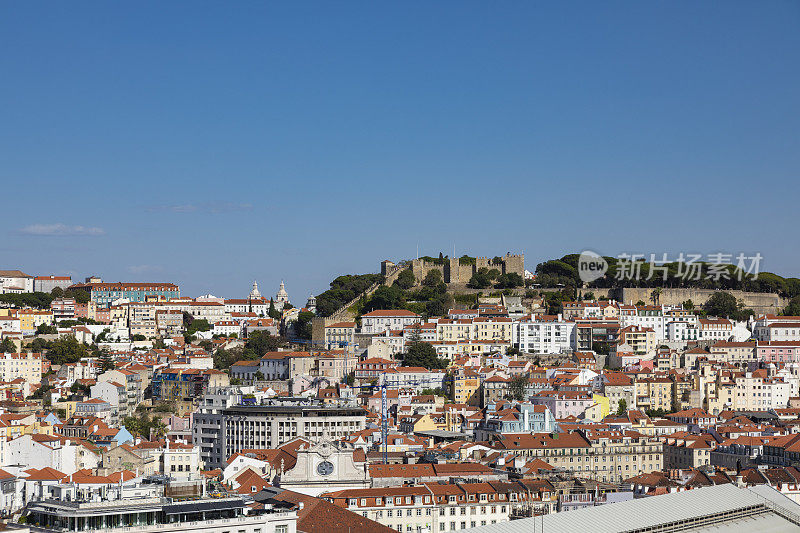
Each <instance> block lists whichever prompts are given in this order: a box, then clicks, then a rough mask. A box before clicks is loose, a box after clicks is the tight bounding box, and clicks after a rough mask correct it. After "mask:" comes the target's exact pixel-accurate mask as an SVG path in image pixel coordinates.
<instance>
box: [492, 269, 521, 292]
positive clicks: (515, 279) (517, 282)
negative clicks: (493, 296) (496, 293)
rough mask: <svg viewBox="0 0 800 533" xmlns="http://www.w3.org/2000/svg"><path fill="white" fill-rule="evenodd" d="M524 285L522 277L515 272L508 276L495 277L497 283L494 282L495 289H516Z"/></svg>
mask: <svg viewBox="0 0 800 533" xmlns="http://www.w3.org/2000/svg"><path fill="white" fill-rule="evenodd" d="M524 284H525V280H523V279H522V276H520V275H519V274H517V273H516V272H511V273H509V274H500V275H499V276H497V281H495V284H494V286H495V288H496V289H514V288H516V287H522V286H523V285H524Z"/></svg>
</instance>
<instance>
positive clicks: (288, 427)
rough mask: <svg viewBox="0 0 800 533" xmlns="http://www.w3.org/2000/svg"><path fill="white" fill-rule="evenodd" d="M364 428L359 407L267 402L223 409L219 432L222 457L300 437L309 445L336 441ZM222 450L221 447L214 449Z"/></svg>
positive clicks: (364, 415)
mask: <svg viewBox="0 0 800 533" xmlns="http://www.w3.org/2000/svg"><path fill="white" fill-rule="evenodd" d="M365 427H366V411H365V410H364V409H362V408H360V407H329V406H325V405H323V404H321V403H315V402H309V401H303V402H299V401H296V400H295V401H291V400H289V401H279V400H270V403H269V404H266V405H237V406H233V407H229V408H227V409H225V411H224V412H223V417H222V428H221V429H222V431H221V432H220V433H219V435H218V438H219V439H220V441H219V442H220V443H224V449H223V450H222V452H223V453H224V454H225V457H230V456H231V455H233V454H234V453H238V452H241V451H242V450H245V449H252V448H277V447H278V446H281V445H282V444H284V443H286V442H288V441H290V440H292V439H295V438H298V437H303V438H305V439H307V440H309V441H311V442H318V441H320V440H322V439H323V438H327V439H333V440H336V439H339V438H343V437H347V436H348V435H352V434H353V433H356V432H358V431H361V430H363V429H364V428H365ZM214 447H215V448H217V447H218V448H223V446H214Z"/></svg>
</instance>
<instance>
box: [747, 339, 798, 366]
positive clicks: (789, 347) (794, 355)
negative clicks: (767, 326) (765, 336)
mask: <svg viewBox="0 0 800 533" xmlns="http://www.w3.org/2000/svg"><path fill="white" fill-rule="evenodd" d="M756 360H757V361H764V362H766V363H800V342H798V341H759V342H758V343H757V344H756Z"/></svg>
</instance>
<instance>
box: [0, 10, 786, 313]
mask: <svg viewBox="0 0 800 533" xmlns="http://www.w3.org/2000/svg"><path fill="white" fill-rule="evenodd" d="M0 10H1V11H0V72H1V73H2V82H1V83H0V101H2V105H1V106H0V183H2V184H3V187H2V190H3V196H4V197H5V198H4V199H5V201H4V202H3V207H4V209H3V212H4V214H5V217H4V220H5V223H4V224H3V227H2V228H0V259H2V260H1V261H0V263H2V264H0V268H20V269H22V270H25V271H27V272H28V273H31V274H44V273H51V272H53V273H56V274H59V273H64V272H69V273H71V274H72V275H73V277H76V278H77V277H83V276H86V275H88V274H92V273H96V274H99V275H101V276H102V277H103V278H104V279H106V280H110V281H117V280H123V281H136V280H140V281H151V280H152V281H174V282H176V283H179V284H180V285H181V287H182V289H183V292H184V293H186V294H189V295H198V294H202V293H206V292H212V293H214V294H218V295H223V296H229V297H234V296H241V295H244V294H246V292H247V291H248V290H249V286H250V284H251V283H252V280H253V279H257V280H258V281H259V284H260V285H261V287H262V288H263V289H264V291H265V292H274V291H275V289H276V288H277V285H278V283H279V281H280V280H281V279H285V280H286V285H287V289H288V290H289V293H290V295H292V296H293V297H294V300H295V302H296V303H302V301H304V299H305V297H306V296H307V295H308V293H309V292H312V291H313V292H320V291H321V290H324V289H325V288H327V284H328V282H329V281H330V280H331V279H332V278H333V277H334V276H336V275H339V274H342V273H362V272H374V271H377V267H378V262H379V261H380V260H381V259H384V258H390V259H394V260H399V259H403V258H409V257H412V256H413V255H414V253H415V249H416V246H417V244H419V248H420V253H422V254H430V255H434V254H438V252H439V251H443V252H445V253H451V251H452V249H453V246H454V245H455V247H456V252H457V254H458V255H461V254H463V253H470V254H471V255H489V256H493V255H500V254H502V253H505V252H506V251H515V252H520V251H524V253H525V254H526V259H527V264H528V265H529V268H530V269H532V268H533V267H535V264H536V262H538V261H540V260H543V259H546V258H550V257H553V256H560V255H562V254H564V253H568V252H573V251H580V250H583V249H586V248H588V249H592V250H596V251H599V252H601V253H604V254H608V255H616V254H618V253H621V252H641V253H651V252H653V253H661V252H669V253H671V254H677V253H678V252H681V251H685V252H699V253H712V252H717V251H726V252H730V253H738V252H748V253H753V252H760V253H761V254H762V255H763V256H764V262H763V263H762V267H763V268H766V269H768V270H772V271H775V272H778V273H781V274H785V275H787V274H788V275H798V274H800V267H798V262H800V261H799V260H800V247H798V246H797V243H798V239H797V237H796V235H795V234H796V232H795V231H794V230H795V228H796V227H797V212H798V209H797V198H798V194H797V193H798V189H800V185H798V181H797V180H798V177H799V176H798V169H800V70H798V68H797V66H798V65H800V32H799V31H798V27H800V4H799V3H797V2H791V1H784V2H780V1H775V2H733V1H731V2H660V3H650V2H603V3H598V2H571V3H568V4H566V5H565V3H561V2H557V3H552V4H550V5H547V4H545V3H542V2H503V3H497V2H491V3H489V2H483V3H480V2H463V1H458V2H403V3H394V4H389V3H375V2H340V3H331V2H321V3H314V2H302V3H298V2H284V3H277V2H272V3H267V2H238V3H221V2H152V3H147V2H135V3H134V2H130V3H127V4H122V3H108V2H95V3H92V2H81V3H79V4H75V3H63V2H60V3H56V2H53V3H36V4H33V3H30V2H16V3H6V4H4V5H3V6H2V8H0Z"/></svg>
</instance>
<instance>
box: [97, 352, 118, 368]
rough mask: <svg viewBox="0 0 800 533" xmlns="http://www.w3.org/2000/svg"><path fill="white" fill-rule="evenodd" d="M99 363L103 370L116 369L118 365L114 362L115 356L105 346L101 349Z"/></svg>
mask: <svg viewBox="0 0 800 533" xmlns="http://www.w3.org/2000/svg"><path fill="white" fill-rule="evenodd" d="M98 363H100V368H102V369H103V370H114V369H115V368H116V367H117V365H116V364H114V358H113V357H112V356H111V353H109V351H108V350H107V349H105V348H103V349H102V350H100V357H99V360H98Z"/></svg>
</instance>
